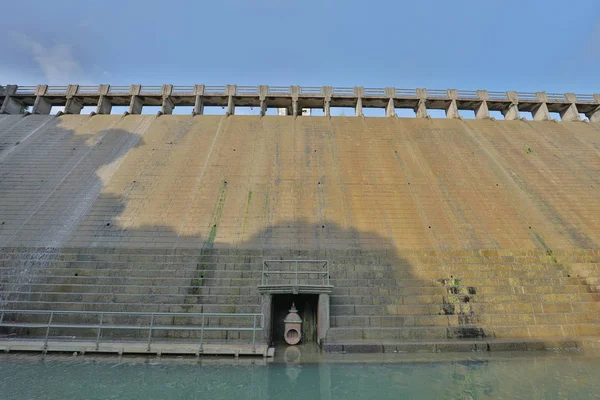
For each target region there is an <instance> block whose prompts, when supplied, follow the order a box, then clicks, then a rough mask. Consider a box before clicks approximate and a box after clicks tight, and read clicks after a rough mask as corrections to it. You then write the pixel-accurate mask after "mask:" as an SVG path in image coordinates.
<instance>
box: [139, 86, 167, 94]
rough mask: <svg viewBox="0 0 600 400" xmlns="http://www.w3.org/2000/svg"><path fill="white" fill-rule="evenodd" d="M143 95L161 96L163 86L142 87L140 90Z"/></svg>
mask: <svg viewBox="0 0 600 400" xmlns="http://www.w3.org/2000/svg"><path fill="white" fill-rule="evenodd" d="M140 93H141V94H161V93H162V86H142V88H141V89H140Z"/></svg>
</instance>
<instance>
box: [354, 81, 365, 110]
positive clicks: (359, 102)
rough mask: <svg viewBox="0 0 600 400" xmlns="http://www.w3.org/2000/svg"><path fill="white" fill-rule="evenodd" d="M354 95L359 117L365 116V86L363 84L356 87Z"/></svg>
mask: <svg viewBox="0 0 600 400" xmlns="http://www.w3.org/2000/svg"><path fill="white" fill-rule="evenodd" d="M354 95H355V96H356V108H355V109H354V111H355V114H356V116H357V117H362V116H363V109H362V98H363V96H364V95H365V88H364V87H362V86H355V87H354Z"/></svg>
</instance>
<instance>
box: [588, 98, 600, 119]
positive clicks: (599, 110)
mask: <svg viewBox="0 0 600 400" xmlns="http://www.w3.org/2000/svg"><path fill="white" fill-rule="evenodd" d="M594 100H595V101H596V104H597V107H596V108H595V109H593V110H592V111H590V112H588V113H586V114H585V116H586V117H588V119H589V120H590V122H600V94H594Z"/></svg>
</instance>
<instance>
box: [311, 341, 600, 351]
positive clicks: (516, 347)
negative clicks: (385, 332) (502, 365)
mask: <svg viewBox="0 0 600 400" xmlns="http://www.w3.org/2000/svg"><path fill="white" fill-rule="evenodd" d="M321 348H322V349H323V351H324V352H326V353H449V352H475V351H479V352H481V351H494V352H495V351H539V350H583V349H591V348H600V339H598V338H576V339H565V338H556V339H554V338H549V339H547V340H519V339H515V340H449V341H431V342H428V341H422V342H383V343H377V342H367V341H364V342H324V343H323V345H322V346H321Z"/></svg>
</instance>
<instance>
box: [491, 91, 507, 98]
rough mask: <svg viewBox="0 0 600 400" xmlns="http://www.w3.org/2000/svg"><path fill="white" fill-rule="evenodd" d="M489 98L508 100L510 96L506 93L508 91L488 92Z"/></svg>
mask: <svg viewBox="0 0 600 400" xmlns="http://www.w3.org/2000/svg"><path fill="white" fill-rule="evenodd" d="M488 98H489V99H490V100H507V99H508V96H507V95H506V92H494V91H492V92H488Z"/></svg>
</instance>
